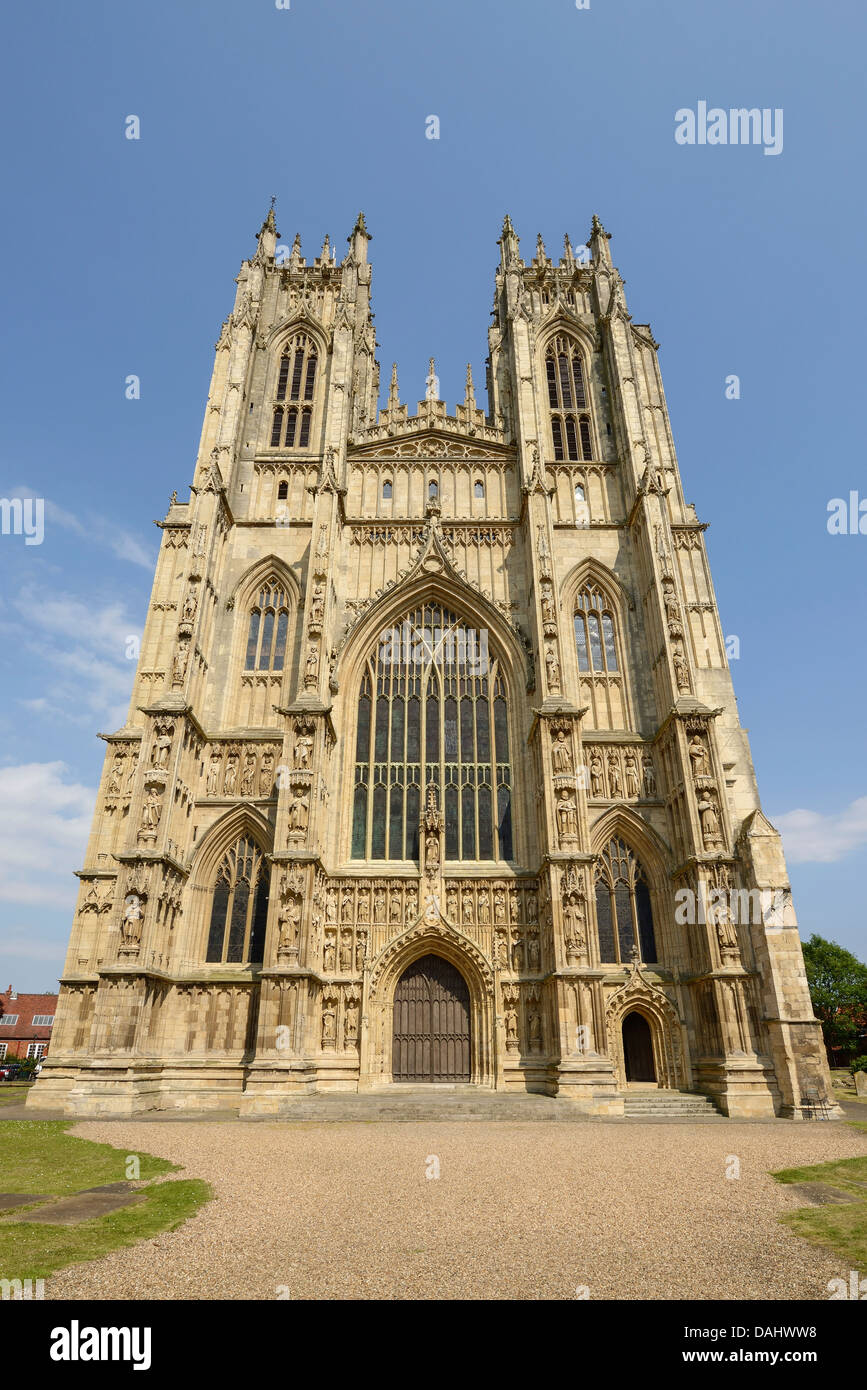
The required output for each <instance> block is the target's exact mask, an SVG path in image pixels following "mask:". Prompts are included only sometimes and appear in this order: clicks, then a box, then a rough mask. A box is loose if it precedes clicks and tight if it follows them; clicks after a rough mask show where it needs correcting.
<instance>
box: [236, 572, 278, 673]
mask: <svg viewBox="0 0 867 1390" xmlns="http://www.w3.org/2000/svg"><path fill="white" fill-rule="evenodd" d="M288 630H289V599H288V597H287V594H286V590H285V589H284V588H283V586H282V584H280V583H279V581H277V580H271V581H269V582H268V583H267V584H264V585H263V586H262V588H261V589H260V590H259V594H258V598H257V600H256V602H255V604H254V605H253V608H252V610H251V612H250V628H249V631H248V634H247V655H246V658H245V661H244V670H245V671H282V670H283V663H284V662H285V660H286V634H287V632H288Z"/></svg>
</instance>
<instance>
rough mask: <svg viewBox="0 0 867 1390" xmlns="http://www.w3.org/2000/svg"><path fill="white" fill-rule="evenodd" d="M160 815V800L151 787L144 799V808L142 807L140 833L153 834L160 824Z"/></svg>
mask: <svg viewBox="0 0 867 1390" xmlns="http://www.w3.org/2000/svg"><path fill="white" fill-rule="evenodd" d="M161 814H162V806H161V805H160V799H159V797H158V796H157V794H156V792H155V791H154V789H153V787H151V788H150V790H149V791H148V794H147V796H146V797H145V803H144V806H143V807H142V817H141V828H142V831H145V832H149V833H150V834H151V835H153V834H155V833H156V829H157V826H158V825H159V823H160V815H161Z"/></svg>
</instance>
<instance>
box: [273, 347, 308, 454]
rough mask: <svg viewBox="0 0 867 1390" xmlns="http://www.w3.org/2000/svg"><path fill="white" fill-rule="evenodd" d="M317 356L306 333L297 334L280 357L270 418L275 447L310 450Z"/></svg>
mask: <svg viewBox="0 0 867 1390" xmlns="http://www.w3.org/2000/svg"><path fill="white" fill-rule="evenodd" d="M317 363H318V356H317V351H316V344H315V343H314V342H313V340H312V339H311V338H308V337H307V335H306V333H296V335H295V337H294V338H292V339H291V340H290V341H289V342H288V343H287V344H286V346H285V347H284V348H283V354H282V356H281V358H280V368H279V371H278V374H277V389H276V392H275V404H274V413H273V415H272V417H271V448H272V449H281V448H282V449H307V448H308V447H309V445H310V430H311V427H312V424H313V396H314V390H315V386H316V368H317Z"/></svg>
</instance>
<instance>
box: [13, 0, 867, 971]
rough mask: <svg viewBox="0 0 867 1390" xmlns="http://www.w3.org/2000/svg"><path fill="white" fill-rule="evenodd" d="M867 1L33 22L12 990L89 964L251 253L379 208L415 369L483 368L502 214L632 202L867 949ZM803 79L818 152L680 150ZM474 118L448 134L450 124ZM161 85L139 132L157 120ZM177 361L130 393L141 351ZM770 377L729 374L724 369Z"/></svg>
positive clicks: (765, 772)
mask: <svg viewBox="0 0 867 1390" xmlns="http://www.w3.org/2000/svg"><path fill="white" fill-rule="evenodd" d="M865 30H867V21H865V17H864V11H863V7H862V6H858V5H857V4H855V3H854V0H853V2H852V3H841V0H836V3H831V4H826V5H824V6H822V7H817V6H816V5H815V4H809V5H808V4H806V3H804V0H785V2H784V3H783V0H761V3H759V4H756V3H755V0H729V3H727V4H725V5H720V4H718V3H709V0H657V2H656V3H654V0H591V3H590V8H589V9H587V10H578V9H577V8H576V6H575V4H574V3H573V0H472V3H469V4H468V3H467V2H466V0H440V3H437V4H419V3H416V4H408V3H406V0H400V3H398V0H379V2H378V3H375V2H374V0H357V3H348V2H347V0H291V7H290V8H289V9H286V10H281V9H277V7H276V5H275V4H274V0H207V3H205V2H204V0H171V2H169V0H148V3H147V4H143V5H132V4H118V3H117V0H112V3H109V4H100V3H84V4H79V5H75V6H51V7H49V8H47V9H46V8H45V7H42V6H37V7H34V6H31V7H23V6H19V7H16V9H15V11H14V13H13V14H11V15H10V16H9V17H7V20H6V24H5V26H4V39H5V40H6V44H5V53H4V55H3V57H2V59H0V63H2V83H0V104H2V107H3V108H4V110H3V131H4V137H5V138H4V145H5V149H4V160H3V166H4V176H3V187H4V193H5V197H4V216H3V219H2V223H0V238H2V242H3V264H4V266H5V268H6V283H5V286H4V291H5V293H4V300H5V332H4V334H3V340H4V341H3V347H2V353H3V360H2V375H0V381H2V388H3V392H4V397H5V399H4V408H3V410H2V413H0V496H3V497H11V496H14V495H16V493H17V494H19V495H27V496H36V497H42V498H44V499H45V500H46V512H47V515H46V534H45V540H44V542H43V544H42V545H39V546H36V545H34V546H25V544H24V538H23V537H22V536H15V535H2V536H0V594H2V605H0V632H2V648H0V650H2V661H3V675H4V680H3V688H4V698H3V701H2V708H0V738H2V745H0V821H2V828H3V833H2V835H0V987H4V986H5V985H6V984H7V983H8V982H9V981H10V980H11V981H12V982H13V983H15V984H16V985H17V987H18V988H19V989H41V988H51V987H53V985H54V981H55V980H56V978H57V975H58V973H59V971H60V969H61V966H62V960H63V955H64V951H65V945H66V938H67V935H68V930H69V924H70V920H71V913H72V909H73V906H74V901H75V890H76V883H75V880H74V879H73V878H72V876H71V875H72V872H73V870H74V869H75V868H77V867H80V864H81V862H82V855H83V848H84V841H85V839H86V835H87V831H88V828H89V824H90V819H91V815H92V810H93V801H94V790H95V787H96V783H97V779H98V776H99V771H100V768H101V764H102V756H103V749H104V745H103V744H102V743H101V742H99V741H98V740H97V739H96V738H95V733H96V731H97V730H100V731H102V732H109V731H111V730H112V729H114V728H116V727H118V726H119V725H120V724H122V723H123V722H124V718H125V714H126V706H127V701H128V696H129V690H130V684H131V679H132V673H133V667H132V663H131V662H130V661H129V660H128V659H127V657H126V656H125V649H126V641H127V638H128V637H129V636H130V635H134V634H137V633H139V632H140V630H141V625H142V622H143V620H144V616H145V612H146V607H147V601H148V596H149V592H150V584H151V577H152V571H153V564H154V561H155V557H156V553H157V547H158V536H159V533H158V532H157V530H156V528H155V527H154V526H153V525H152V520H151V519H152V518H156V517H162V516H163V515H164V514H165V510H166V504H167V502H168V498H169V494H170V492H171V491H172V489H173V488H178V489H179V491H180V493H181V495H182V496H183V495H184V493H185V489H186V487H187V485H188V483H189V481H190V478H191V474H192V465H193V460H194V457H195V450H196V446H197V442H198V436H199V430H200V427H201V418H202V411H203V407H204V403H205V398H206V394H207V386H208V379H209V375H210V370H211V365H212V356H213V344H214V342H215V340H216V337H217V334H218V332H219V328H220V324H221V321H222V320H223V318H224V317H225V315H226V314H227V313H228V312H229V309H230V307H231V303H232V297H233V293H234V285H233V277H234V276H235V275H236V274H237V271H238V267H239V265H240V262H241V260H242V259H243V258H245V257H246V256H249V255H250V254H251V252H252V250H253V248H254V240H253V237H254V233H255V231H256V228H257V227H258V226H259V224H260V222H261V221H262V217H263V215H264V213H265V211H266V209H267V206H268V200H269V197H270V195H271V194H276V196H277V199H278V202H277V221H278V227H279V229H280V231H281V234H282V239H283V240H284V241H286V242H289V241H291V238H292V236H293V235H294V233H295V232H296V231H299V232H300V233H301V237H302V242H303V246H304V251H305V254H307V255H308V256H310V255H313V254H316V253H317V252H318V250H319V248H320V246H321V244H322V240H323V237H324V235H325V233H326V232H328V233H330V235H331V239H332V242H333V243H336V245H337V247H338V253H339V254H341V255H342V254H343V248H344V247H345V238H346V236H347V235H348V233H349V231H350V229H351V227H352V225H353V222H354V220H355V216H356V214H357V212H358V210H359V208H363V209H364V211H365V214H366V217H367V223H368V226H369V228H370V230H371V232H372V233H373V241H372V244H371V259H372V261H373V270H374V280H373V294H374V308H375V311H376V325H377V331H378V336H379V340H380V343H381V348H380V358H381V361H382V365H383V377H384V381H385V383H387V381H388V374H389V368H390V364H391V362H392V361H393V360H396V361H397V362H398V364H399V370H400V381H401V393H402V398H403V399H404V400H409V401H410V402H412V401H415V400H416V399H418V398H419V397H421V396H423V395H424V378H425V374H426V371H427V362H428V358H429V357H430V356H431V355H432V354H433V355H434V356H435V357H436V361H437V369H438V373H439V378H440V384H441V394H442V395H443V397H444V398H445V399H446V400H447V401H449V402H450V404H451V406H453V405H454V403H455V402H456V401H457V400H459V399H462V396H463V380H464V371H465V365H466V363H467V361H471V362H472V364H473V368H474V371H475V374H476V381H477V384H478V385H481V384H482V383H483V382H484V370H483V363H484V358H485V355H486V351H487V344H486V329H487V325H488V322H489V311H490V307H491V301H492V293H493V271H494V266H495V262H496V256H497V246H496V239H497V236H498V235H499V230H500V226H501V224H502V218H503V214H504V212H505V211H506V210H508V211H509V213H510V214H511V216H512V219H513V221H514V223H515V226H516V229H517V231H518V234H519V235H520V237H521V239H522V250H523V251H524V253H525V254H526V255H527V256H531V255H532V254H533V250H534V247H535V238H536V234H537V232H541V233H542V235H543V236H544V238H545V240H546V243H547V246H548V250H549V253H555V254H559V251H560V247H561V246H562V238H563V234H564V232H567V231H568V232H569V234H570V236H571V237H572V240H573V242H575V243H577V244H580V243H581V242H583V241H584V240H585V239H586V236H587V234H588V231H589V224H590V218H591V215H592V213H593V212H594V211H595V212H597V213H598V214H599V216H600V217H601V218H602V220H603V222H604V223H605V225H606V227H607V229H608V230H609V231H610V232H611V233H612V234H613V238H612V243H611V246H612V253H613V256H614V259H615V262H616V264H617V265H618V266H619V268H620V270H621V273H622V274H623V276H624V277H625V279H626V282H627V286H626V293H627V297H628V301H629V307H630V310H631V312H632V314H633V316H634V318H635V320H636V321H637V322H649V323H650V324H651V326H652V328H653V331H654V333H655V335H656V337H657V339H658V340H659V341H660V343H661V362H662V369H663V374H664V380H665V385H666V391H667V395H668V401H669V406H670V409H671V414H672V422H673V428H674V433H675V440H676V443H677V446H678V452H679V458H680V465H681V469H682V472H683V476H684V482H685V487H686V493H687V497H688V498H689V499H690V500H692V501H694V502H695V503H696V506H697V508H698V512H699V515H700V516H701V518H702V519H703V520H705V521H709V522H710V523H711V527H710V530H709V532H708V547H709V552H710V557H711V564H712V566H713V574H714V580H715V584H716V589H717V596H718V599H719V603H720V607H721V611H722V617H723V626H724V629H725V631H726V633H727V634H730V635H735V636H737V637H738V638H739V641H740V656H739V658H738V659H737V660H736V661H734V662H733V663H732V667H733V674H734V680H735V689H736V692H737V695H738V700H739V708H740V713H741V718H742V720H743V722H744V724H745V725H746V726H747V727H748V728H749V730H750V735H751V741H752V748H753V755H754V759H755V763H756V767H757V770H758V776H759V786H760V789H761V793H762V800H763V806H764V809H765V811H766V812H767V814H768V815H769V816H770V817H771V818H772V819H773V820H774V821H775V823H776V824H777V825H778V826H780V828H781V829H782V831H783V834H784V840H785V844H786V848H787V852H788V855H789V865H790V870H791V876H792V883H793V887H794V891H795V904H796V908H797V910H798V914H799V918H800V922H801V929H802V933H803V934H804V935H809V933H810V932H812V931H819V932H821V933H822V934H823V935H827V936H830V937H832V938H834V939H836V940H839V941H841V942H842V943H843V944H845V945H847V946H848V947H849V948H850V949H853V950H856V951H858V952H859V953H860V954H862V955H863V954H864V936H865V933H864V908H863V903H862V894H861V892H860V891H859V890H860V889H861V885H862V883H863V879H864V873H865V870H867V775H865V747H864V743H865V736H864V719H863V710H864V703H865V702H864V685H865V667H867V658H865V652H864V640H863V633H864V615H863V601H864V599H863V596H864V578H863V577H864V573H865V563H867V536H861V535H846V536H832V535H829V533H828V530H827V525H826V522H827V506H828V502H829V500H830V499H831V498H834V497H844V498H848V495H849V493H850V491H852V490H857V491H858V492H859V495H860V496H861V497H865V498H867V470H865V466H864V454H865V445H864V439H863V435H862V432H861V430H860V429H859V427H858V418H857V415H856V402H858V401H859V400H860V398H861V397H862V396H863V373H864V366H863V362H864V351H863V345H862V320H863V316H864V307H865V306H864V285H865V278H864V273H863V259H862V258H863V247H864V230H865V228H864V223H865V190H864V180H863V167H864V154H865V150H864V138H863V129H864V99H863V94H864V80H863V54H864V51H865V39H867V33H865ZM699 101H706V102H707V104H708V106H709V107H715V106H718V107H722V108H724V109H729V108H730V107H739V106H748V107H753V106H756V107H760V108H772V109H776V108H782V110H783V113H784V124H783V132H784V138H783V149H782V153H780V154H779V155H776V156H769V155H765V154H764V153H763V150H762V148H761V147H757V146H734V145H726V146H722V145H716V146H712V145H695V146H691V147H690V146H683V145H679V144H677V143H676V141H675V138H674V132H675V112H676V111H677V110H679V109H681V108H687V107H688V108H692V109H695V108H696V107H697V104H698V102H699ZM431 114H435V115H437V116H438V117H439V119H440V139H439V140H438V141H434V140H428V139H426V138H425V121H426V117H427V116H429V115H431ZM129 115H137V116H138V117H139V119H140V122H141V138H140V139H139V140H138V141H130V140H127V139H125V138H124V123H125V119H126V117H127V116H129ZM130 373H135V374H136V375H138V376H139V377H140V379H141V399H140V400H138V401H128V400H126V399H125V396H124V381H125V378H126V376H127V375H128V374H130ZM732 373H735V374H737V375H738V376H739V378H740V382H741V396H740V399H739V400H727V399H726V397H725V378H726V376H727V375H729V374H732Z"/></svg>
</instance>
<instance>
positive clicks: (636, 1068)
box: [623, 1009, 656, 1084]
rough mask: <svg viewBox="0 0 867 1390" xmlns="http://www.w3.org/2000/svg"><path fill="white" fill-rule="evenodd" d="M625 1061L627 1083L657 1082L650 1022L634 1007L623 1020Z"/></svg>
mask: <svg viewBox="0 0 867 1390" xmlns="http://www.w3.org/2000/svg"><path fill="white" fill-rule="evenodd" d="M623 1062H624V1067H625V1071H626V1080H627V1083H629V1082H632V1083H635V1082H644V1083H645V1084H651V1083H655V1082H656V1067H655V1065H654V1061H653V1036H652V1034H651V1032H650V1024H649V1023H648V1022H647V1019H646V1018H645V1017H644V1015H643V1014H640V1013H638V1012H637V1011H636V1010H634V1009H633V1011H632V1012H631V1013H628V1014H627V1015H626V1017H625V1018H624V1020H623Z"/></svg>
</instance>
